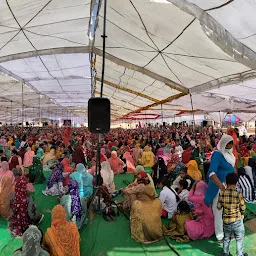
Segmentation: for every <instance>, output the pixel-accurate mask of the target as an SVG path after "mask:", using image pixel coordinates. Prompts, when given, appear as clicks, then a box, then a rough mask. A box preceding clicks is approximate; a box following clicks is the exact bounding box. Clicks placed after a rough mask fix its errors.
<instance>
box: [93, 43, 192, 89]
mask: <svg viewBox="0 0 256 256" xmlns="http://www.w3.org/2000/svg"><path fill="white" fill-rule="evenodd" d="M93 52H94V53H95V54H97V55H99V56H101V57H102V50H100V49H98V48H95V47H94V48H93ZM105 57H106V59H108V60H110V61H112V62H114V63H116V64H118V65H120V66H123V67H125V68H128V69H131V70H134V71H137V72H140V73H142V74H144V75H147V76H149V77H151V78H153V79H155V80H157V81H160V82H162V83H164V84H165V85H167V86H169V87H170V88H172V89H175V90H177V91H180V92H182V93H188V89H187V88H186V87H184V86H182V85H180V84H178V83H175V82H174V81H172V80H170V79H168V78H166V77H163V76H161V75H158V74H156V73H154V72H152V71H150V70H148V69H146V68H143V67H140V66H137V65H135V64H132V63H130V62H127V61H124V60H122V59H119V58H117V57H115V56H113V55H111V54H109V53H105Z"/></svg>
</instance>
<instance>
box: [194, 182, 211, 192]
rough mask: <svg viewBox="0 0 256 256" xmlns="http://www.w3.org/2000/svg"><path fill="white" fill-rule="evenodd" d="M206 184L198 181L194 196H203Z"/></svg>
mask: <svg viewBox="0 0 256 256" xmlns="http://www.w3.org/2000/svg"><path fill="white" fill-rule="evenodd" d="M207 187H208V186H207V184H206V183H205V182H204V181H202V180H201V181H199V182H198V183H197V184H196V188H195V192H194V195H195V196H204V195H205V193H206V190H207Z"/></svg>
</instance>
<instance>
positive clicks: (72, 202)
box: [60, 180, 87, 230]
mask: <svg viewBox="0 0 256 256" xmlns="http://www.w3.org/2000/svg"><path fill="white" fill-rule="evenodd" d="M68 190H69V195H65V196H63V197H62V198H61V200H60V204H61V205H62V206H63V207H64V209H65V211H66V214H67V220H69V221H72V222H74V223H76V225H77V228H78V229H79V230H80V229H81V228H82V226H83V224H84V222H85V218H86V210H87V206H86V203H85V200H84V199H81V198H80V197H79V188H78V183H77V181H75V180H72V181H71V182H70V183H69V184H68Z"/></svg>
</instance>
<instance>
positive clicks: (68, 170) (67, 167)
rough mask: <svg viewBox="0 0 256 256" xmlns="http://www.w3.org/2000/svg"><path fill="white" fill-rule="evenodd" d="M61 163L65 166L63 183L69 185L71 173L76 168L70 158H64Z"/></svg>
mask: <svg viewBox="0 0 256 256" xmlns="http://www.w3.org/2000/svg"><path fill="white" fill-rule="evenodd" d="M61 163H62V164H63V166H64V170H63V175H64V176H65V177H64V182H63V185H64V186H67V185H68V184H69V182H70V177H69V175H70V174H71V173H72V172H73V171H74V168H73V167H71V166H70V160H69V159H68V158H64V159H63V160H62V161H61Z"/></svg>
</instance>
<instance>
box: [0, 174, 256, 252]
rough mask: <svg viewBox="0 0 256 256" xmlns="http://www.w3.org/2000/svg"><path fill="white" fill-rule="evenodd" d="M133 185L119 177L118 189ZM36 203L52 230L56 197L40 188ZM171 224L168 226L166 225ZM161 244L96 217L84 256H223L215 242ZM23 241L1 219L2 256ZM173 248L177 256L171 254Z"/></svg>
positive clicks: (255, 247) (122, 221) (86, 233)
mask: <svg viewBox="0 0 256 256" xmlns="http://www.w3.org/2000/svg"><path fill="white" fill-rule="evenodd" d="M124 179H126V180H129V181H131V179H132V175H119V176H116V177H115V183H116V187H117V188H121V187H124V186H125V184H124V183H123V180H124ZM35 187H36V194H35V203H36V206H37V209H38V211H40V212H41V213H43V214H44V215H45V217H44V220H43V221H42V223H41V224H40V228H41V229H42V230H43V231H44V232H45V230H46V229H47V228H48V227H49V226H50V222H51V209H52V208H53V207H54V205H55V204H57V201H56V198H55V197H46V196H44V195H43V194H42V193H41V191H42V189H44V188H45V186H44V185H36V186H35ZM165 224H167V222H165ZM255 239H256V234H255V233H254V234H252V233H250V232H249V231H248V230H246V237H245V251H246V252H247V253H248V254H249V255H256V253H255V252H256V244H255V243H254V242H252V241H255ZM167 241H168V244H167V242H166V241H165V240H163V241H160V242H158V243H154V244H149V245H144V244H140V243H137V242H136V241H134V240H133V239H131V235H130V227H129V221H128V220H127V219H126V218H125V217H124V216H123V215H121V216H119V217H118V218H117V220H116V222H106V221H105V220H104V219H103V218H102V216H100V215H95V216H94V218H93V220H92V222H91V223H90V224H88V225H87V226H86V227H85V228H84V229H83V231H82V232H81V255H82V256H129V255H136V256H143V255H147V256H151V255H155V256H162V255H164V256H172V255H181V256H201V255H202V256H203V255H213V256H217V255H219V254H220V252H221V249H222V245H221V244H217V243H216V241H215V238H214V237H213V238H212V239H208V240H201V241H195V242H189V243H185V244H179V243H176V242H175V241H173V240H171V239H169V238H167ZM21 245H22V241H21V239H20V238H15V239H14V238H11V236H10V235H9V233H8V230H7V222H6V220H4V219H3V218H0V256H11V255H12V253H13V252H14V251H15V250H16V249H18V248H20V247H21ZM170 247H171V248H173V249H174V250H175V251H176V252H177V254H176V253H175V252H174V251H172V250H171V248H170ZM235 247H236V246H235V241H233V242H232V244H231V255H233V256H235V255H236V253H235Z"/></svg>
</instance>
